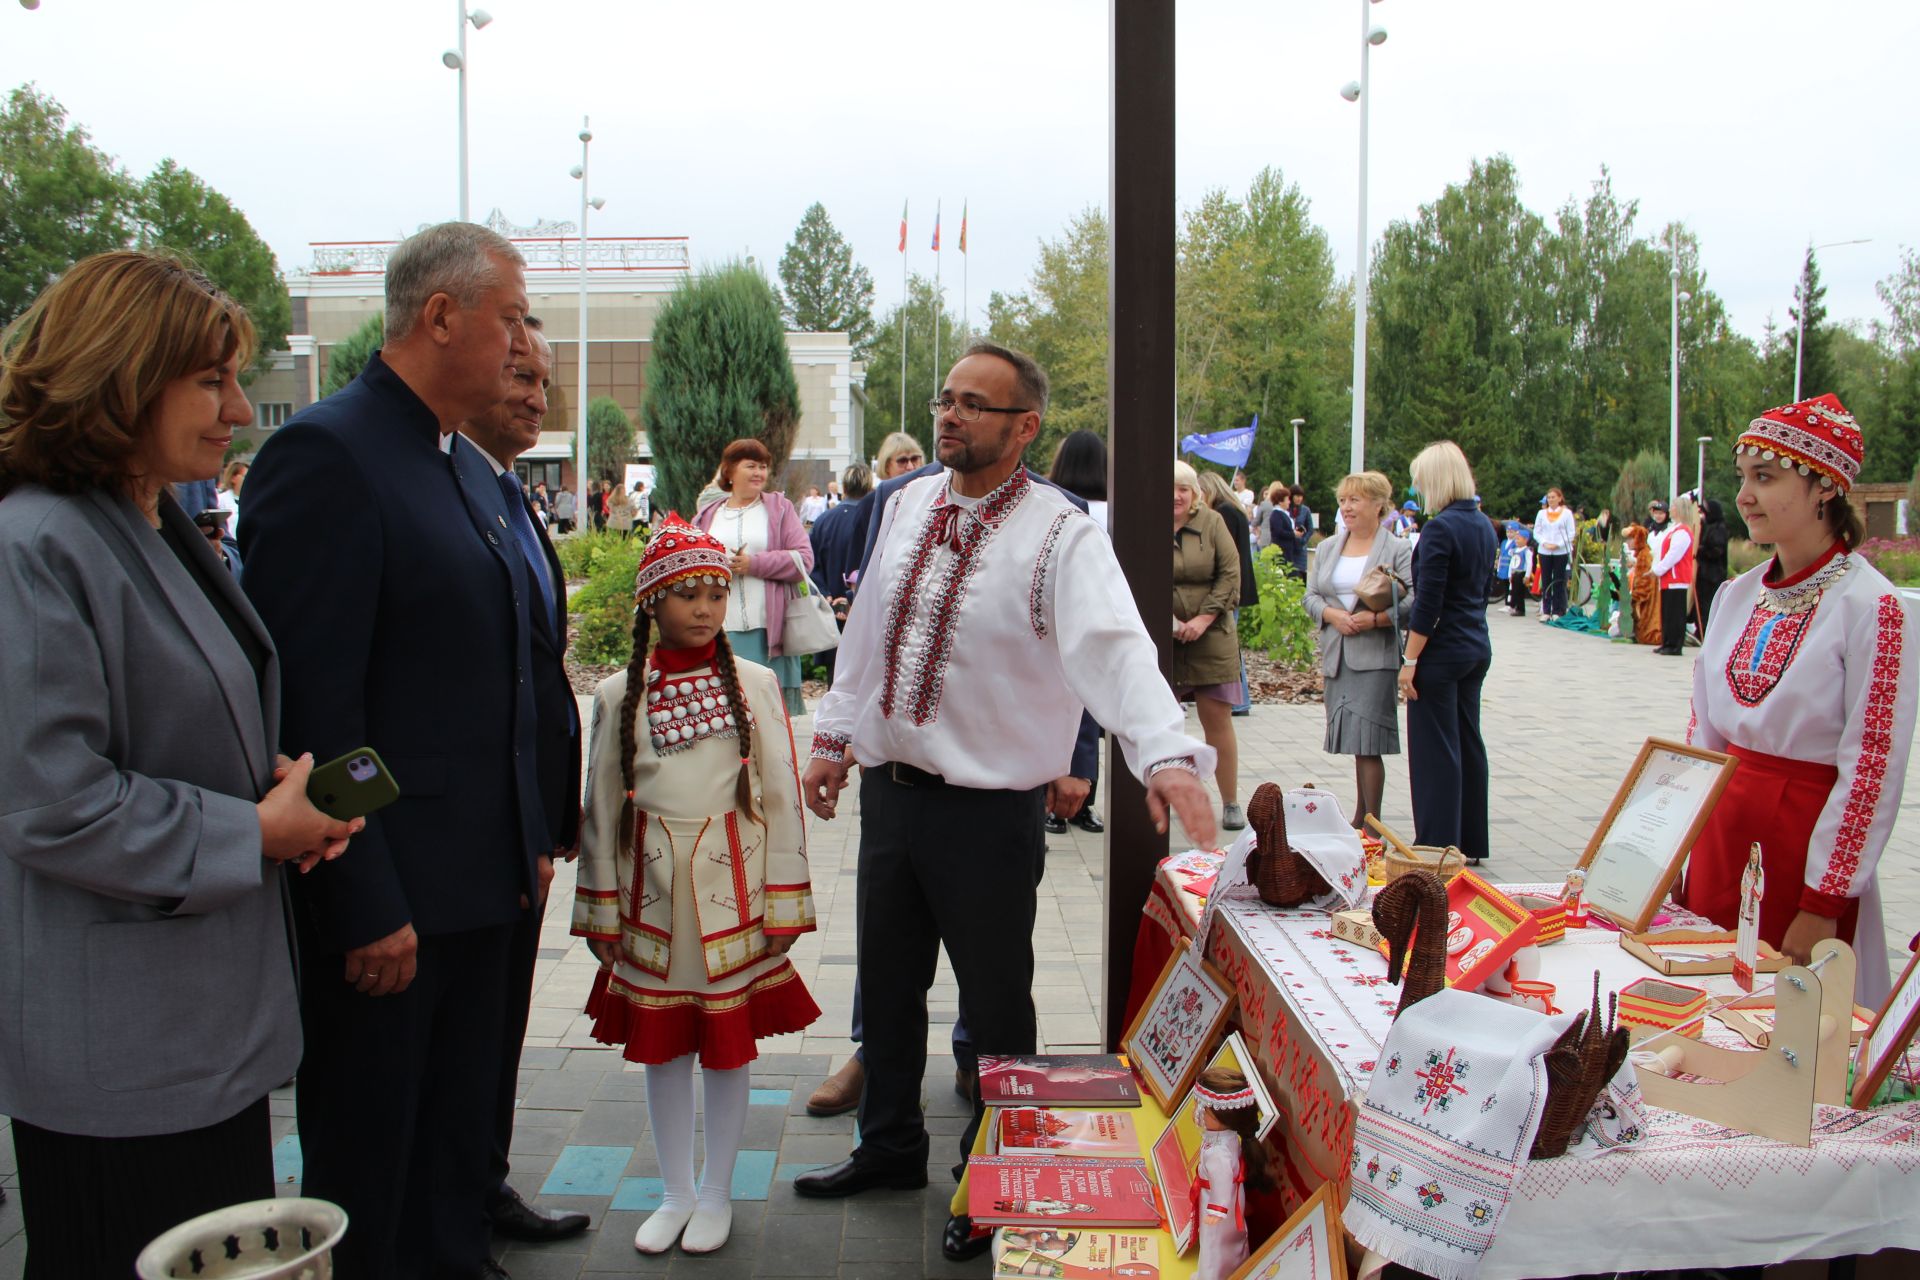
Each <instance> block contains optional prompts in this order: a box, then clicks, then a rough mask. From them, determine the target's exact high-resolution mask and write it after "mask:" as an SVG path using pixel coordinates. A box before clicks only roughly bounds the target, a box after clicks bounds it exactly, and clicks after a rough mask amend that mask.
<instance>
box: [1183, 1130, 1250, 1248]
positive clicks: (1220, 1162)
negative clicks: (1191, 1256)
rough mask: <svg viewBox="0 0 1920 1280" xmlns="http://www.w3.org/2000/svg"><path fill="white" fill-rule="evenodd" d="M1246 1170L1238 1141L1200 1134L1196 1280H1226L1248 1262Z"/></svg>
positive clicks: (1231, 1135)
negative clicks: (1198, 1230)
mask: <svg viewBox="0 0 1920 1280" xmlns="http://www.w3.org/2000/svg"><path fill="white" fill-rule="evenodd" d="M1246 1175H1247V1165H1246V1156H1245V1154H1244V1153H1243V1151H1242V1150H1241V1144H1240V1135H1239V1134H1237V1133H1235V1132H1233V1131H1232V1130H1230V1129H1209V1128H1207V1127H1206V1125H1205V1123H1204V1121H1203V1122H1202V1124H1201V1128H1200V1167H1199V1169H1198V1170H1197V1171H1196V1172H1195V1174H1194V1179H1193V1195H1194V1221H1195V1222H1196V1223H1198V1224H1199V1229H1200V1258H1199V1265H1198V1266H1197V1268H1196V1269H1195V1271H1194V1273H1193V1274H1194V1280H1227V1277H1228V1276H1230V1275H1232V1274H1233V1273H1234V1272H1235V1271H1237V1270H1239V1268H1240V1264H1241V1263H1243V1262H1245V1261H1246V1260H1247V1189H1246V1185H1245V1183H1246Z"/></svg>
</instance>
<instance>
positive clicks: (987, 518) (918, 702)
mask: <svg viewBox="0 0 1920 1280" xmlns="http://www.w3.org/2000/svg"><path fill="white" fill-rule="evenodd" d="M1031 487H1032V484H1031V482H1030V481H1029V480H1028V479H1027V471H1026V468H1025V467H1016V468H1015V469H1014V472H1013V474H1012V475H1011V476H1009V477H1008V478H1007V480H1006V481H1005V483H1003V484H1002V485H1001V486H1000V487H999V488H998V489H995V490H994V491H993V492H992V493H990V494H988V495H987V496H986V497H985V498H983V499H981V500H980V503H979V504H978V505H977V506H975V507H974V508H973V509H972V511H971V512H969V513H968V514H969V515H970V516H971V517H972V519H971V520H965V521H964V522H963V523H961V525H960V529H959V532H958V535H957V540H958V543H959V545H958V546H957V547H953V548H952V556H951V558H950V559H948V560H947V563H946V564H945V566H944V568H943V572H942V574H941V577H940V580H939V581H938V582H937V583H935V584H934V585H933V586H932V587H931V589H929V590H924V591H923V590H922V583H923V582H925V580H926V579H927V577H928V575H929V572H930V571H931V570H932V568H933V565H934V562H935V561H936V560H937V559H938V558H940V556H939V553H940V549H941V547H942V546H943V545H948V542H947V540H948V539H950V538H953V537H955V531H954V524H955V522H954V521H952V520H947V519H943V518H941V515H940V513H941V510H942V508H944V507H946V506H948V505H949V504H948V502H947V495H946V494H945V493H944V492H942V493H941V495H940V496H939V498H937V499H936V500H935V502H934V505H933V510H932V512H931V513H930V514H929V516H928V519H927V522H926V524H925V526H923V527H922V529H921V530H920V537H919V540H918V542H917V543H916V544H915V546H914V549H913V554H912V556H911V557H910V558H909V559H908V562H907V570H906V572H905V573H903V574H902V575H901V577H900V582H899V585H897V586H896V587H895V588H894V594H893V600H892V601H891V603H890V606H889V608H888V611H887V661H886V678H885V680H884V681H883V682H882V684H881V686H880V714H881V715H883V716H886V717H887V718H888V719H892V717H893V712H894V708H895V706H897V705H898V702H899V694H900V679H901V674H902V671H903V668H904V665H905V664H904V659H905V655H904V653H903V652H902V649H903V647H904V645H905V642H906V636H907V634H908V624H909V623H910V622H911V621H912V619H913V616H914V613H915V612H916V611H917V610H918V609H919V607H920V603H921V600H922V599H923V598H925V599H927V600H928V601H929V603H928V606H927V639H926V647H925V653H924V655H923V656H922V658H921V663H920V670H919V671H918V672H917V673H916V676H917V678H916V680H915V684H914V688H913V690H912V692H911V695H910V697H909V699H908V705H907V719H908V721H909V722H910V723H912V724H914V725H916V726H918V725H928V724H932V723H933V721H934V720H935V718H937V717H938V716H939V714H940V696H941V693H942V692H943V690H944V688H945V686H946V675H947V664H948V662H949V661H950V660H951V659H952V657H953V639H954V630H955V628H956V627H957V625H958V622H959V617H960V606H961V605H962V604H964V603H965V602H966V598H967V585H968V583H969V582H971V581H972V579H973V574H974V570H975V569H977V568H978V567H979V565H980V558H981V555H982V553H983V552H984V551H985V550H986V546H987V543H988V542H989V541H991V540H992V538H993V534H994V532H995V530H997V529H998V528H999V527H1000V525H1001V523H1002V522H1003V521H1004V520H1006V518H1007V516H1008V515H1009V514H1011V513H1012V511H1013V510H1014V508H1015V507H1017V506H1019V505H1020V500H1021V499H1022V498H1024V497H1026V496H1027V491H1028V489H1029V488H1031Z"/></svg>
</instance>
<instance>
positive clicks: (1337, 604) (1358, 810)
mask: <svg viewBox="0 0 1920 1280" xmlns="http://www.w3.org/2000/svg"><path fill="white" fill-rule="evenodd" d="M1338 497H1339V499H1340V516H1341V523H1342V525H1343V527H1342V528H1341V529H1340V530H1339V531H1338V532H1337V533H1335V534H1334V535H1333V536H1332V537H1331V538H1328V539H1327V540H1326V541H1325V542H1323V543H1321V544H1320V546H1319V547H1318V548H1316V549H1315V551H1314V559H1313V571H1312V572H1311V573H1309V574H1308V575H1307V599H1306V605H1307V613H1308V614H1309V615H1311V616H1312V618H1313V620H1314V622H1316V623H1318V624H1319V627H1320V670H1321V672H1322V673H1323V674H1324V675H1325V677H1326V698H1325V701H1326V706H1327V738H1326V742H1325V744H1324V747H1323V749H1324V750H1326V751H1328V752H1330V753H1332V754H1334V755H1343V756H1352V757H1353V773H1354V781H1355V784H1356V787H1357V789H1358V792H1359V796H1358V800H1357V802H1356V804H1355V805H1354V812H1353V825H1354V826H1355V827H1363V826H1364V825H1365V822H1366V817H1367V815H1368V814H1370V813H1371V814H1374V815H1375V816H1378V815H1379V813H1380V800H1381V796H1382V795H1383V794H1384V793H1385V791H1386V787H1387V764H1386V760H1385V759H1384V758H1383V757H1385V756H1397V755H1399V754H1400V707H1399V694H1398V690H1397V689H1396V688H1395V681H1396V679H1397V678H1398V675H1399V669H1400V628H1401V627H1402V626H1403V625H1405V623H1406V620H1407V616H1408V609H1409V604H1408V598H1407V593H1406V590H1405V585H1404V584H1407V583H1409V582H1411V581H1412V580H1413V547H1412V544H1410V543H1409V542H1408V541H1407V540H1406V539H1405V538H1401V537H1397V536H1395V535H1394V534H1392V533H1390V532H1388V530H1387V529H1386V528H1385V527H1384V526H1383V525H1382V524H1381V519H1382V518H1383V517H1384V516H1385V515H1386V514H1387V512H1388V510H1390V509H1391V508H1392V506H1393V485H1392V483H1391V482H1389V481H1388V479H1387V478H1386V477H1385V476H1383V475H1381V474H1380V473H1379V472H1378V471H1362V472H1360V473H1358V474H1357V475H1350V476H1348V477H1347V478H1346V479H1344V480H1342V481H1341V482H1340V488H1339V491H1338ZM1374 568H1382V569H1385V570H1386V571H1387V572H1388V573H1389V574H1391V575H1392V576H1393V577H1394V578H1395V579H1396V580H1397V581H1399V582H1400V583H1401V584H1402V587H1401V589H1400V590H1399V591H1398V592H1397V593H1394V596H1393V602H1392V603H1391V604H1390V605H1389V607H1388V608H1387V609H1386V610H1385V611H1378V612H1376V611H1375V610H1372V609H1368V608H1365V607H1363V606H1361V605H1359V604H1358V602H1357V601H1356V600H1355V599H1354V589H1355V588H1356V587H1357V586H1358V585H1359V582H1360V579H1361V578H1363V577H1364V576H1366V574H1367V572H1368V571H1369V570H1371V569H1374Z"/></svg>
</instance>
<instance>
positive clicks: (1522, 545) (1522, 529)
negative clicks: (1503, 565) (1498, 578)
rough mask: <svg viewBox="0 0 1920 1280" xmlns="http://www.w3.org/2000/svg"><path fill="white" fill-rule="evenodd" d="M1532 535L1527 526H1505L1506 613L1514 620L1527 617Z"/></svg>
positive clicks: (1531, 567)
mask: <svg viewBox="0 0 1920 1280" xmlns="http://www.w3.org/2000/svg"><path fill="white" fill-rule="evenodd" d="M1531 536H1532V534H1531V532H1530V531H1529V530H1528V528H1527V526H1525V525H1523V524H1521V523H1520V522H1519V521H1518V520H1514V521H1511V522H1509V523H1508V525H1507V546H1506V552H1507V555H1506V560H1507V612H1508V613H1510V614H1512V615H1513V616H1514V617H1516V618H1524V617H1526V616H1527V583H1528V582H1529V581H1530V580H1531V579H1532V578H1533V547H1532V546H1531V545H1530V544H1529V539H1530V538H1531Z"/></svg>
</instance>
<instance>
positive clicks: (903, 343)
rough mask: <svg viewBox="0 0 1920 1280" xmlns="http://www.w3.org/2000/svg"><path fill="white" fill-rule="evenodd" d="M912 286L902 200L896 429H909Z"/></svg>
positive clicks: (905, 215)
mask: <svg viewBox="0 0 1920 1280" xmlns="http://www.w3.org/2000/svg"><path fill="white" fill-rule="evenodd" d="M911 299H912V286H911V285H910V284H909V282H908V279H907V202H906V201H905V200H902V201H901V202H900V421H899V423H898V424H897V425H896V426H895V428H894V430H896V431H905V430H906V429H907V303H908V302H909V301H911Z"/></svg>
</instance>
